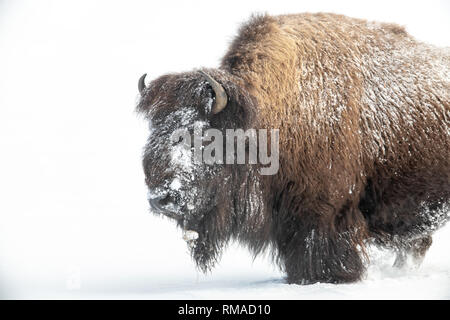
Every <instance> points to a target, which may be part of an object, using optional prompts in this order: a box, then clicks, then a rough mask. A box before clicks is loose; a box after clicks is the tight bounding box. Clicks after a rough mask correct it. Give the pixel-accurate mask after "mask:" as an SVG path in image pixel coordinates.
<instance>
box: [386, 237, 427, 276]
mask: <svg viewBox="0 0 450 320" xmlns="http://www.w3.org/2000/svg"><path fill="white" fill-rule="evenodd" d="M432 242H433V238H432V237H431V235H428V236H424V237H421V238H418V239H414V240H410V241H408V242H406V243H404V244H403V245H401V246H400V247H399V248H398V249H397V257H396V259H395V261H394V267H397V268H402V267H404V266H405V265H406V262H407V258H408V256H411V257H412V259H413V262H414V264H415V265H420V264H421V263H422V261H423V259H424V258H425V254H426V253H427V251H428V249H429V248H430V246H431V244H432Z"/></svg>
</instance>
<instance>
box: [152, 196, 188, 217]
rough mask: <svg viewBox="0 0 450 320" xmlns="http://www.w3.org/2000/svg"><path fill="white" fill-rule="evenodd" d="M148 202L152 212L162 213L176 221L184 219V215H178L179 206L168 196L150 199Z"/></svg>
mask: <svg viewBox="0 0 450 320" xmlns="http://www.w3.org/2000/svg"><path fill="white" fill-rule="evenodd" d="M148 202H149V203H150V207H151V208H152V210H154V211H156V212H159V213H162V214H164V215H166V216H168V217H171V218H174V219H182V218H183V217H182V214H180V213H177V212H178V211H179V206H178V205H177V204H176V203H175V202H174V201H173V199H172V197H171V196H170V195H169V194H167V195H164V196H159V197H155V198H149V199H148Z"/></svg>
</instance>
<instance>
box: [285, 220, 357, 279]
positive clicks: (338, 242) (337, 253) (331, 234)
mask: <svg viewBox="0 0 450 320" xmlns="http://www.w3.org/2000/svg"><path fill="white" fill-rule="evenodd" d="M293 225H294V226H295V225H297V226H299V225H298V224H293ZM293 225H291V226H290V228H289V232H287V233H283V234H282V235H280V236H279V239H278V249H279V257H280V259H281V261H280V262H281V263H282V265H283V266H284V270H285V271H286V273H287V281H288V282H289V283H295V284H311V283H315V282H328V283H347V282H354V281H357V280H360V279H361V276H362V274H363V272H364V271H365V263H364V260H363V258H362V252H361V250H362V248H361V245H360V244H359V243H360V241H358V238H359V236H358V234H357V232H358V231H357V230H349V231H345V232H335V231H332V230H330V229H328V230H326V229H325V228H322V227H319V226H311V225H309V226H306V229H309V230H305V226H304V225H303V226H300V227H299V228H295V227H294V228H293ZM295 229H297V230H295Z"/></svg>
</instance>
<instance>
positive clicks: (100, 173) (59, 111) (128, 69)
mask: <svg viewBox="0 0 450 320" xmlns="http://www.w3.org/2000/svg"><path fill="white" fill-rule="evenodd" d="M304 11H311V12H317V11H327V12H336V13H343V14H347V15H350V16H354V17H361V18H367V19H373V20H380V21H387V22H397V23H399V24H402V25H405V26H406V27H407V30H408V31H409V32H410V33H412V34H413V35H414V36H416V37H417V38H418V39H421V40H424V41H428V42H430V43H433V44H436V45H440V46H450V36H449V33H448V31H449V30H450V2H449V1H432V0H428V1H393V0H389V1H281V0H277V1H241V0H239V1H231V0H227V1H214V2H213V1H195V2H194V1H192V2H191V1H185V2H182V1H177V2H174V1H168V0H165V1H121V2H115V1H44V0H40V1H1V0H0V297H2V298H9V299H22V298H44V299H47V298H48V299H52V298H62V299H72V298H77V299H78V298H88V299H91V298H106V299H109V298H113V299H115V298H125V299H127V298H136V299H172V298H187V299H216V298H223V299H229V298H232V299H241V298H242V299H244V298H245V299H260V298H265V299H317V298H320V299H347V298H356V299H371V298H374V299H379V298H381V299H421V298H425V299H429V298H438V299H450V253H449V248H450V227H449V226H447V227H445V228H443V229H441V230H440V231H439V232H437V233H436V236H435V238H434V240H435V241H434V244H433V246H432V247H431V249H430V251H429V253H428V255H427V257H426V259H425V262H424V263H423V265H422V267H421V268H419V269H414V268H406V269H404V270H394V269H392V268H391V267H390V265H391V263H392V260H393V256H392V254H391V253H385V252H380V251H377V250H374V252H373V259H372V265H371V267H370V268H369V270H368V273H367V276H366V278H365V279H364V280H363V281H361V282H359V283H355V284H349V285H331V284H315V285H310V286H296V285H287V284H285V283H284V282H283V274H281V273H280V272H279V271H278V269H277V268H276V267H275V266H273V265H272V264H271V262H270V260H269V259H268V258H267V257H258V258H257V259H255V260H253V259H252V257H251V255H250V254H249V253H248V252H247V251H246V250H245V249H243V248H241V247H239V245H237V244H233V245H232V246H230V247H229V248H228V250H226V252H225V253H224V255H223V258H222V261H221V263H220V264H219V265H218V266H217V268H216V269H215V270H214V271H213V272H212V273H211V274H208V275H203V274H200V273H198V272H197V271H196V269H195V266H194V264H193V262H192V261H191V259H190V257H189V255H188V253H187V247H186V244H185V242H184V241H183V240H182V239H181V232H180V230H177V229H176V227H175V226H174V224H173V223H172V222H170V221H168V220H167V219H163V218H158V217H155V216H153V215H152V214H150V213H149V209H148V204H147V201H146V189H145V185H144V176H143V172H142V169H141V159H140V156H141V151H142V147H143V145H144V142H145V139H146V137H147V133H148V131H147V130H148V129H147V124H146V123H144V121H142V120H141V119H139V118H138V117H137V116H136V115H135V114H134V105H135V101H136V97H137V80H138V78H139V76H140V75H141V74H142V73H144V72H147V73H148V74H149V77H150V78H155V77H156V76H159V75H161V74H163V73H167V72H174V71H187V70H190V69H192V68H197V67H200V66H205V67H215V66H217V65H218V63H219V60H220V58H221V56H222V55H223V54H224V52H225V50H226V48H227V46H228V44H229V43H230V41H231V39H232V38H233V35H235V33H236V31H237V28H238V26H239V24H240V23H241V22H243V21H244V20H245V19H247V18H248V17H249V15H250V14H251V13H253V12H268V13H271V14H280V13H298V12H304Z"/></svg>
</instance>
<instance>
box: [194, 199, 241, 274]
mask: <svg viewBox="0 0 450 320" xmlns="http://www.w3.org/2000/svg"><path fill="white" fill-rule="evenodd" d="M217 211H218V210H217V208H214V209H212V210H211V211H210V212H208V213H207V214H205V215H203V219H202V220H201V221H199V222H198V223H195V224H190V223H188V224H187V226H185V227H186V230H192V231H196V232H197V233H198V238H197V239H195V240H191V241H187V242H188V246H189V248H190V251H191V256H192V258H193V259H194V261H195V262H196V264H197V267H198V268H199V269H200V270H201V271H202V272H208V271H210V270H211V269H212V268H213V267H214V265H215V264H216V262H217V261H218V260H219V259H220V256H221V253H222V249H223V247H224V246H225V245H226V244H227V243H228V241H229V239H230V238H231V235H232V231H233V230H232V224H231V221H228V219H224V220H226V221H224V220H222V219H218V216H220V214H219V215H218V212H217Z"/></svg>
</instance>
